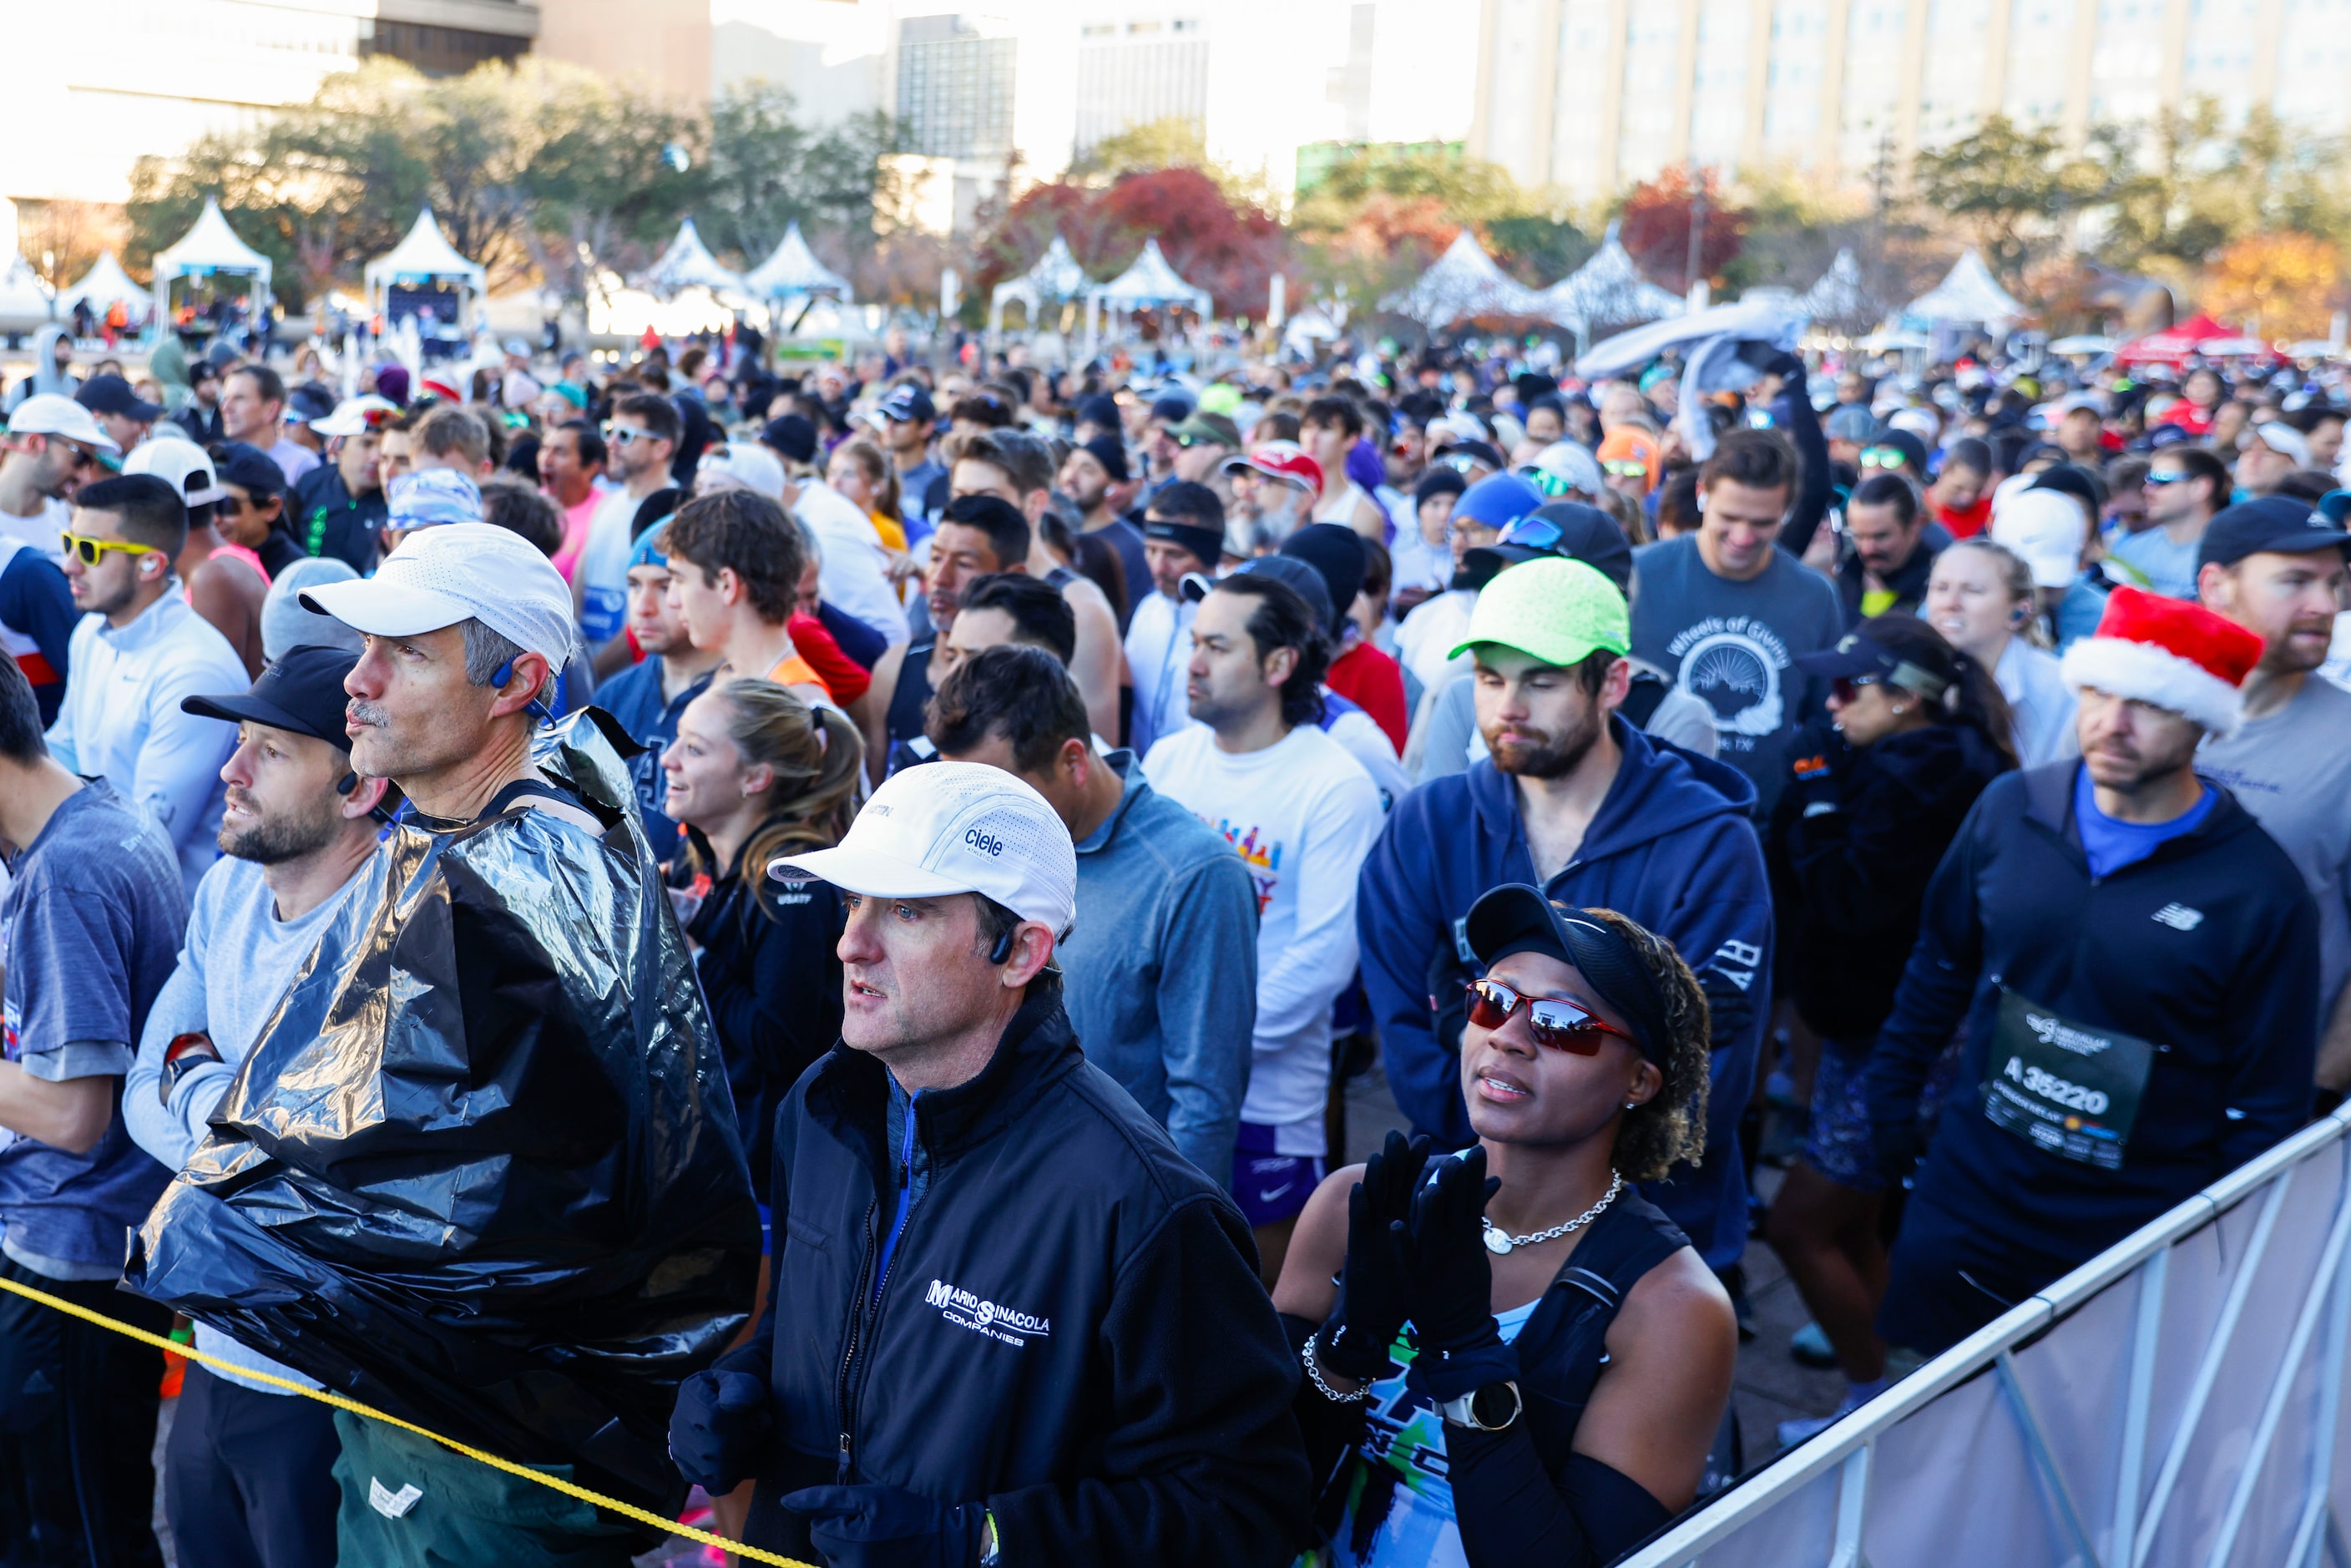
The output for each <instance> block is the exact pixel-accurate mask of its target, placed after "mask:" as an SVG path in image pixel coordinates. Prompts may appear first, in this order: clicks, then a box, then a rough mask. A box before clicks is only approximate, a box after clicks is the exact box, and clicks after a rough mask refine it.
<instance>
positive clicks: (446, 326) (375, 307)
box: [362, 207, 489, 342]
mask: <svg viewBox="0 0 2351 1568" xmlns="http://www.w3.org/2000/svg"><path fill="white" fill-rule="evenodd" d="M362 277H364V278H365V280H366V284H367V304H368V309H369V311H370V312H371V313H372V314H375V315H379V316H381V317H382V318H383V319H384V324H385V325H386V326H387V327H396V326H398V325H399V324H400V323H401V322H402V321H406V320H412V319H413V320H415V321H416V322H417V324H418V325H417V330H418V333H419V335H420V336H429V337H432V338H434V339H436V340H443V341H449V342H462V341H464V340H465V337H466V335H467V334H468V333H469V332H470V331H471V330H472V328H473V320H472V318H473V316H474V314H475V310H476V309H477V308H478V307H479V305H480V303H481V300H482V296H483V295H484V293H485V292H486V290H487V288H488V287H489V274H488V273H487V272H486V271H485V270H484V268H483V267H482V265H481V263H479V262H477V261H468V260H467V259H466V258H465V256H464V255H463V254H461V253H460V252H459V251H458V249H457V247H456V246H453V245H451V244H450V243H449V239H448V236H447V235H444V234H443V233H442V232H441V225H440V224H439V222H438V221H437V220H435V219H434V216H433V209H432V208H431V207H425V208H423V209H421V210H419V211H418V213H417V214H416V222H415V223H414V224H413V225H411V226H410V228H409V231H408V234H407V235H406V236H405V237H403V238H402V240H401V242H400V243H399V244H398V245H396V246H392V249H391V250H390V251H388V252H386V253H385V254H384V255H382V256H378V257H376V258H375V259H374V260H373V261H371V262H369V263H368V264H367V267H365V269H364V270H363V273H362ZM428 314H429V315H430V318H431V323H432V325H431V329H430V331H429V332H428V331H427V329H426V327H425V318H426V317H427V315H428Z"/></svg>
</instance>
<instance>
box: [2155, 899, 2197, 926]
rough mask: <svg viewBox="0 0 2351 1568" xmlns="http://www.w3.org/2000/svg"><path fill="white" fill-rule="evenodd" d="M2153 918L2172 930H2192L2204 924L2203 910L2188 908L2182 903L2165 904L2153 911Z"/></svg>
mask: <svg viewBox="0 0 2351 1568" xmlns="http://www.w3.org/2000/svg"><path fill="white" fill-rule="evenodd" d="M2155 918H2156V919H2158V920H2160V921H2161V922H2163V923H2164V924H2165V925H2168V926H2170V927H2171V928H2172V929H2173V930H2174V931H2193V930H2195V929H2196V928H2197V927H2198V926H2199V925H2203V924H2204V912H2203V911H2202V910H2200V909H2190V908H2189V907H2188V906H2187V905H2186V904H2165V905H2164V906H2163V907H2162V908H2161V909H2158V910H2157V911H2156V912H2155Z"/></svg>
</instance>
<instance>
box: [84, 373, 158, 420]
mask: <svg viewBox="0 0 2351 1568" xmlns="http://www.w3.org/2000/svg"><path fill="white" fill-rule="evenodd" d="M74 402H78V403H79V404H81V405H82V407H84V408H86V409H88V410H89V412H90V413H111V414H118V415H120V417H122V418H124V419H135V420H138V421H140V422H141V423H145V422H148V421H151V420H153V419H157V418H159V417H161V416H162V413H163V405H162V404H161V403H154V402H147V401H145V400H144V399H142V398H141V397H140V396H139V394H138V393H136V392H132V391H131V383H130V382H126V381H124V380H123V379H122V378H121V377H120V376H92V377H90V378H89V380H88V381H86V382H82V383H81V388H80V390H79V391H78V392H75V393H74Z"/></svg>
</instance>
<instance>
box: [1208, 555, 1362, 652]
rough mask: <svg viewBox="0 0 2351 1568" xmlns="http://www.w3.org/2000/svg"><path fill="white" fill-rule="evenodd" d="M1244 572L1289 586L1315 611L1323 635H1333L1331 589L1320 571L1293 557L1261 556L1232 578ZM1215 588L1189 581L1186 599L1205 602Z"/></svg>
mask: <svg viewBox="0 0 2351 1568" xmlns="http://www.w3.org/2000/svg"><path fill="white" fill-rule="evenodd" d="M1195 553H1196V552H1195ZM1245 572H1251V573H1255V574H1256V575H1258V576H1259V577H1270V578H1272V579H1274V580H1276V581H1278V582H1280V583H1283V584H1285V585H1286V586H1288V587H1289V588H1290V591H1292V592H1294V593H1296V594H1297V595H1298V597H1299V598H1301V599H1303V600H1304V601H1306V608H1307V609H1308V610H1310V611H1311V612H1313V615H1314V624H1315V625H1316V626H1318V627H1320V628H1322V633H1323V635H1325V636H1328V635H1330V632H1331V625H1332V615H1331V590H1330V588H1329V587H1328V586H1327V585H1325V584H1324V582H1323V580H1322V573H1321V572H1319V571H1317V570H1314V569H1313V568H1312V567H1311V566H1309V565H1307V564H1306V563H1305V562H1304V561H1302V560H1301V559H1298V558H1297V557H1296V556H1294V555H1261V556H1258V557H1255V558H1254V559H1249V560H1246V561H1243V562H1242V563H1241V564H1240V565H1239V566H1238V567H1236V568H1235V569H1234V570H1233V573H1232V575H1233V576H1235V577H1239V576H1241V575H1242V574H1243V573H1245ZM1215 586H1216V585H1215V584H1214V583H1207V584H1203V583H1202V582H1201V581H1200V580H1199V579H1197V578H1192V579H1187V580H1186V581H1185V584H1184V597H1185V598H1186V599H1188V600H1191V601H1194V602H1195V603H1196V602H1198V601H1200V600H1203V599H1206V598H1207V596H1208V594H1209V592H1210V591H1212V590H1213V589H1214V588H1215Z"/></svg>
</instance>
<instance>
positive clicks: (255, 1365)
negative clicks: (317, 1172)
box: [122, 647, 388, 1568]
mask: <svg viewBox="0 0 2351 1568" xmlns="http://www.w3.org/2000/svg"><path fill="white" fill-rule="evenodd" d="M356 659H357V655H355V654H353V653H351V652H350V650H349V649H347V648H331V647H301V648H292V649H288V650H287V652H286V653H285V654H284V656H283V657H281V658H279V659H278V660H277V662H276V663H274V664H270V665H268V666H267V667H266V668H265V669H264V670H263V671H262V672H261V676H260V678H259V679H258V680H256V681H255V682H254V683H253V688H252V690H250V691H248V692H243V693H238V694H236V695H224V696H190V697H183V698H182V699H181V703H180V706H182V707H183V709H185V710H186V711H187V712H189V713H192V714H195V715H198V716H202V717H204V718H214V719H223V720H225V721H226V722H228V723H229V724H232V725H234V726H235V727H236V749H235V750H234V751H232V752H230V753H229V758H228V761H227V762H226V763H225V764H223V765H222V768H221V778H222V779H223V780H224V781H225V783H226V784H227V786H228V792H227V802H226V805H225V809H224V810H223V812H222V815H221V828H220V848H221V858H220V859H219V860H217V861H214V862H213V865H212V869H211V870H210V871H207V872H206V873H204V880H203V881H202V882H200V883H197V884H196V895H195V903H194V907H193V911H192V912H191V913H190V915H189V917H188V932H187V936H186V938H185V940H184V941H183V943H182V944H181V947H180V962H179V967H177V968H175V969H174V970H173V971H172V977H171V978H170V979H169V980H167V981H165V982H164V985H163V989H162V992H161V994H159V995H158V996H157V997H156V998H155V1005H154V1006H153V1007H152V1009H149V1011H148V1014H147V1024H146V1028H145V1029H144V1030H142V1031H141V1036H140V1040H139V1060H138V1061H136V1062H135V1063H133V1064H132V1066H131V1071H130V1074H129V1076H128V1077H127V1078H126V1080H125V1081H124V1084H123V1099H122V1116H123V1121H124V1123H125V1124H127V1125H128V1126H129V1128H130V1130H131V1136H132V1137H133V1138H134V1139H136V1140H138V1143H139V1145H140V1147H141V1148H143V1149H145V1150H146V1151H147V1152H148V1153H149V1154H151V1155H154V1156H155V1158H156V1159H157V1160H159V1161H161V1162H162V1165H163V1166H164V1168H165V1169H167V1170H174V1171H176V1170H178V1169H179V1168H180V1167H181V1166H183V1165H184V1164H186V1162H187V1157H188V1155H189V1153H190V1152H191V1151H192V1150H193V1149H194V1148H195V1146H196V1145H198V1144H199V1143H202V1142H203V1141H204V1138H205V1137H206V1136H207V1135H208V1134H209V1133H210V1130H211V1129H210V1128H209V1127H208V1126H207V1123H208V1122H209V1121H210V1120H211V1118H212V1113H213V1108H214V1106H215V1105H217V1104H219V1103H220V1101H221V1098H222V1096H223V1095H225V1093H227V1092H228V1086H229V1083H230V1082H231V1081H232V1080H233V1079H235V1076H236V1069H237V1064H238V1063H239V1062H241V1061H244V1060H245V1057H246V1052H247V1051H250V1050H251V1049H252V1047H253V1042H254V1040H255V1039H256V1037H258V1036H259V1034H260V1032H261V1030H262V1026H263V1025H264V1024H265V1023H266V1022H267V1021H268V1019H269V1015H270V1012H271V1010H272V1009H275V1008H276V1006H277V999H278V998H279V997H280V996H282V995H284V994H285V990H286V988H287V984H288V983H289V982H290V981H291V980H292V979H293V978H294V972H295V969H296V967H298V965H299V964H300V963H301V962H302V960H303V959H304V958H305V957H307V956H308V955H309V952H310V949H311V948H312V947H313V946H316V945H317V943H318V939H319V931H320V930H321V929H322V928H323V927H324V926H325V925H326V924H327V922H328V921H329V920H331V919H332V918H334V915H335V912H336V911H337V910H339V909H340V908H341V907H342V905H343V903H344V900H345V898H346V897H347V896H348V895H349V894H350V891H351V889H352V888H353V887H355V886H357V885H358V883H359V882H360V875H359V873H360V867H361V866H363V865H364V864H365V863H366V862H367V861H368V859H369V857H371V855H373V854H374V853H375V847H376V829H377V821H378V818H379V817H380V816H381V815H382V814H383V812H382V810H381V809H382V807H383V805H384V803H385V797H386V793H387V790H388V786H387V785H386V783H385V781H384V780H383V779H355V778H354V777H353V775H352V773H351V758H350V747H351V743H350V737H349V736H348V735H347V734H345V733H344V729H343V724H344V714H343V702H344V698H343V679H344V677H345V676H347V675H349V674H350V671H351V665H352V664H354V663H355V662H356ZM346 786H347V787H346ZM196 1348H197V1349H198V1350H200V1351H204V1352H206V1353H208V1354H212V1355H215V1356H219V1357H221V1358H222V1359H224V1360H226V1361H230V1362H234V1363H235V1364H238V1365H240V1366H246V1367H249V1368H252V1369H253V1370H255V1371H257V1372H261V1373H265V1374H267V1375H272V1376H276V1377H281V1378H288V1379H295V1380H302V1375H301V1374H300V1373H298V1372H296V1371H295V1370H294V1369H293V1368H292V1367H289V1366H284V1365H280V1364H278V1363H277V1362H274V1361H271V1360H269V1359H267V1358H266V1357H265V1356H262V1355H260V1354H256V1353H255V1352H253V1351H250V1350H247V1349H246V1348H245V1347H244V1346H242V1345H240V1344H239V1343H237V1342H236V1341H235V1339H233V1338H231V1337H230V1336H229V1335H227V1334H225V1333H221V1332H220V1331H219V1330H218V1329H215V1328H214V1327H212V1326H211V1325H210V1324H208V1323H198V1324H197V1325H196ZM179 1408H180V1414H179V1416H178V1418H177V1419H176V1420H175V1421H174V1422H173V1423H172V1437H171V1441H170V1443H169V1444H168V1445H167V1446H166V1448H165V1449H164V1454H163V1473H164V1477H165V1486H164V1492H163V1498H164V1514H165V1517H166V1518H168V1519H169V1520H170V1521H171V1525H172V1540H173V1541H174V1542H177V1543H178V1544H179V1550H180V1556H181V1559H182V1560H183V1562H186V1563H191V1564H193V1565H194V1568H205V1565H206V1564H220V1565H222V1568H229V1565H232V1564H246V1563H256V1564H259V1565H260V1568H303V1565H304V1564H307V1563H324V1562H329V1561H331V1560H332V1559H333V1557H334V1555H335V1486H334V1478H333V1469H334V1463H335V1456H336V1454H337V1453H338V1452H339V1451H340V1447H341V1445H340V1443H339V1442H338V1440H337V1439H336V1437H335V1422H334V1413H333V1411H332V1410H331V1409H329V1407H328V1406H324V1405H320V1404H317V1403H315V1402H313V1401H311V1400H308V1399H303V1398H300V1397H298V1396H295V1395H293V1394H291V1393H289V1392H287V1390H284V1389H282V1388H277V1387H273V1386H271V1385H267V1384H263V1383H256V1382H248V1381H246V1380H244V1379H241V1378H238V1377H236V1376H235V1375H234V1374H227V1373H215V1372H214V1371H212V1370H210V1369H209V1368H207V1367H204V1366H201V1365H192V1366H190V1367H189V1368H188V1369H187V1379H186V1382H185V1383H184V1384H183V1385H182V1393H181V1397H180V1407H179Z"/></svg>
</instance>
